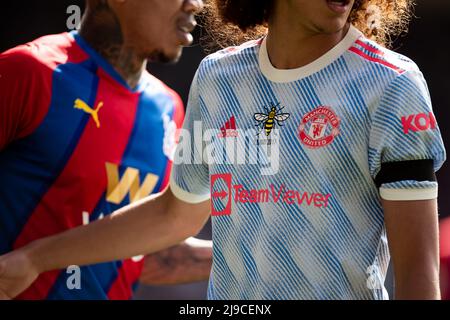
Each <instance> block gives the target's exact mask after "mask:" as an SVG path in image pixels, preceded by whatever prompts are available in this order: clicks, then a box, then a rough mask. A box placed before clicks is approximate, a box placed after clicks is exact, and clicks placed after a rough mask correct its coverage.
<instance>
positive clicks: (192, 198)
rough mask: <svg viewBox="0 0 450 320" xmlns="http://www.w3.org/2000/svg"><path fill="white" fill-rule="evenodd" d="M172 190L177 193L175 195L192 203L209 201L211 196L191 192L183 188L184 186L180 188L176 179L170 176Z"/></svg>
mask: <svg viewBox="0 0 450 320" xmlns="http://www.w3.org/2000/svg"><path fill="white" fill-rule="evenodd" d="M170 190H171V191H172V193H173V194H174V195H175V197H177V198H178V199H180V200H181V201H183V202H186V203H190V204H197V203H201V202H204V201H207V200H209V199H210V198H211V195H210V194H203V195H198V194H195V193H190V192H187V191H185V190H183V189H182V188H180V187H179V186H178V185H177V183H176V182H175V180H174V179H173V178H172V177H171V178H170Z"/></svg>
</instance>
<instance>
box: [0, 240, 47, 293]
mask: <svg viewBox="0 0 450 320" xmlns="http://www.w3.org/2000/svg"><path fill="white" fill-rule="evenodd" d="M38 275H39V273H38V271H37V269H36V268H35V267H34V266H33V264H32V262H31V260H30V258H29V256H28V254H27V251H26V250H22V249H20V250H16V251H13V252H11V253H8V254H6V255H4V256H0V300H10V299H13V298H15V297H16V296H18V295H19V294H20V293H22V292H23V291H25V290H26V289H27V288H28V287H29V286H30V285H31V284H32V283H33V282H34V281H35V280H36V278H37V277H38Z"/></svg>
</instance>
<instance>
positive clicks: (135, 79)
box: [79, 14, 147, 88]
mask: <svg viewBox="0 0 450 320" xmlns="http://www.w3.org/2000/svg"><path fill="white" fill-rule="evenodd" d="M111 19H112V18H111V17H101V18H99V17H97V16H96V17H92V15H90V14H86V15H85V17H84V18H83V22H82V25H81V28H80V32H79V33H80V36H82V37H83V39H84V40H85V41H86V42H87V43H88V44H89V45H90V46H91V47H92V48H93V49H94V50H95V51H97V52H98V53H99V54H100V55H101V56H102V57H103V58H104V59H106V60H107V61H108V62H109V63H110V64H111V65H112V66H113V68H114V69H115V70H116V71H117V72H118V73H119V74H120V76H121V77H122V78H123V79H124V80H125V82H126V83H127V84H128V86H129V87H130V88H135V87H136V86H137V85H138V83H139V80H140V79H141V76H142V73H143V72H144V70H145V68H146V65H147V60H146V59H145V58H142V57H140V56H139V55H138V54H137V53H136V51H135V50H134V49H133V48H132V47H130V46H127V45H125V44H124V41H123V38H122V33H121V30H120V26H119V25H118V23H116V21H111Z"/></svg>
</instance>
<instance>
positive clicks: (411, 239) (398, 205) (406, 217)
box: [383, 199, 439, 274]
mask: <svg viewBox="0 0 450 320" xmlns="http://www.w3.org/2000/svg"><path fill="white" fill-rule="evenodd" d="M383 209H384V217H385V224H386V231H387V236H388V241H389V249H390V252H391V255H392V259H393V263H394V266H395V269H396V271H398V272H396V273H398V274H402V273H403V274H404V273H406V272H407V270H409V269H413V268H414V267H415V265H424V264H425V265H428V266H427V268H436V267H437V264H438V261H439V231H438V213H437V200H436V199H433V200H421V201H388V200H383Z"/></svg>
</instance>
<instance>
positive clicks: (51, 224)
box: [14, 70, 139, 299]
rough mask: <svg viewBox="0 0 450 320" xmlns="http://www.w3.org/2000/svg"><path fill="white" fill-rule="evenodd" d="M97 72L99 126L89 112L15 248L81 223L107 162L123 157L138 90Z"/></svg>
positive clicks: (46, 280) (38, 290) (40, 293)
mask: <svg viewBox="0 0 450 320" xmlns="http://www.w3.org/2000/svg"><path fill="white" fill-rule="evenodd" d="M99 76H100V79H101V80H100V81H99V85H98V90H97V98H96V102H95V105H94V106H91V107H92V108H96V107H97V106H98V104H99V103H100V102H103V107H102V109H101V110H100V111H99V119H100V125H101V127H100V128H97V126H96V124H95V122H94V121H93V119H92V117H90V119H89V121H88V123H87V125H86V127H85V129H84V132H83V133H82V135H81V137H80V139H79V141H78V144H77V146H76V148H75V150H74V152H73V153H72V155H71V157H70V159H69V161H68V163H67V164H66V166H65V168H64V170H63V171H62V172H61V174H60V176H59V177H58V178H57V179H56V181H55V182H54V184H53V185H52V186H51V188H50V189H49V190H48V191H47V193H46V194H45V195H44V197H43V198H42V199H41V202H40V203H39V204H38V206H37V207H36V209H35V210H34V212H33V213H32V215H31V216H30V218H29V220H28V222H27V224H26V225H25V227H24V229H23V230H22V232H21V234H20V236H19V237H18V238H17V240H16V242H15V244H14V248H19V247H22V246H24V245H26V244H27V243H29V242H31V241H34V240H36V239H39V238H43V237H46V236H48V235H53V234H57V233H60V232H63V231H65V230H67V229H70V228H74V227H77V226H80V225H82V213H83V212H84V211H87V212H93V211H94V209H95V207H96V206H97V204H98V202H99V200H100V199H101V197H102V196H103V194H104V192H105V186H106V185H107V177H106V170H105V163H106V162H110V163H114V164H120V162H121V159H122V156H123V154H124V152H125V149H126V147H127V145H128V140H129V138H130V136H131V132H132V129H133V127H134V122H135V117H136V109H137V104H138V99H139V95H137V94H131V93H128V92H127V91H125V90H124V89H119V90H118V88H117V86H118V85H117V84H116V83H115V82H114V81H112V80H110V79H106V78H107V77H108V76H107V75H106V74H105V73H104V72H103V71H101V70H99ZM116 93H117V94H116ZM80 112H83V111H82V110H80ZM117 119H120V121H117ZM67 121H70V119H67ZM99 173H101V174H99ZM105 245H107V244H105ZM59 273H60V271H53V272H49V273H45V274H42V275H41V276H40V277H39V278H38V280H37V281H36V282H35V283H34V284H33V286H32V287H30V288H29V289H28V290H27V291H25V292H24V293H23V294H22V295H21V296H20V297H19V298H21V299H43V298H45V297H46V296H47V295H48V293H49V291H50V289H51V288H52V286H53V284H54V282H55V281H56V279H57V277H58V275H59Z"/></svg>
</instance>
